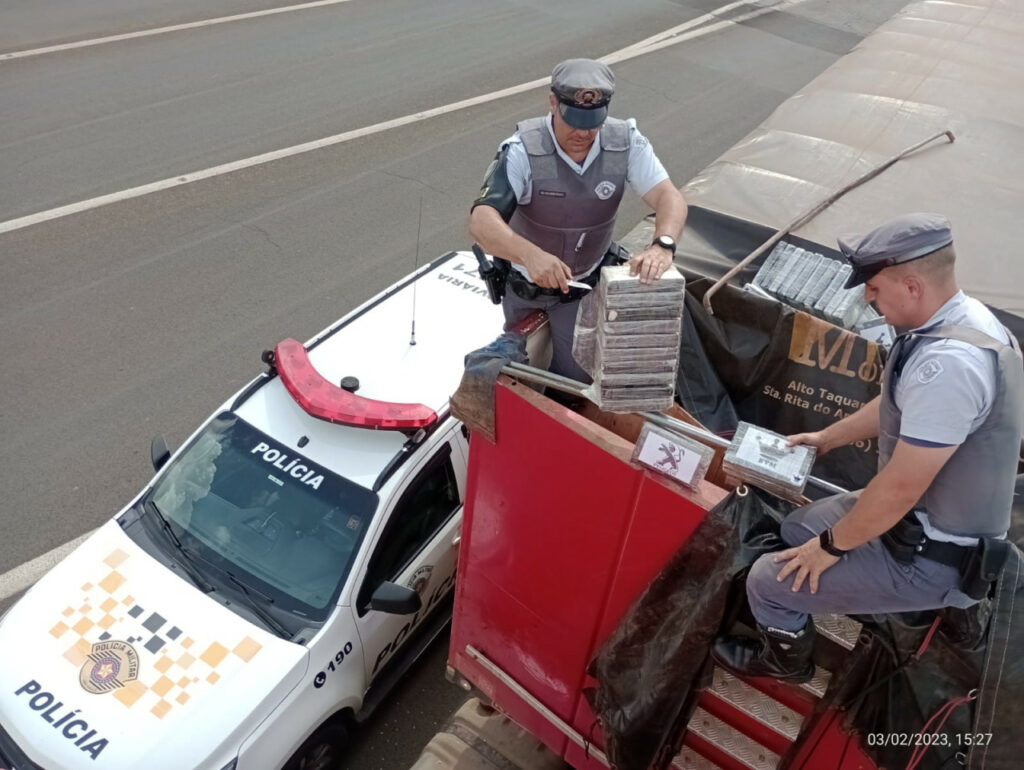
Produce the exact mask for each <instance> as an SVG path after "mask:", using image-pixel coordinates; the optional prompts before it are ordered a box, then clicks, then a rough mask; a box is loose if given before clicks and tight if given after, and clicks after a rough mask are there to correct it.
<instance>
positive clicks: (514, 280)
mask: <svg viewBox="0 0 1024 770" xmlns="http://www.w3.org/2000/svg"><path fill="white" fill-rule="evenodd" d="M614 92H615V78H614V76H613V75H612V72H611V70H610V69H608V67H606V66H605V65H604V64H602V63H600V62H597V61H593V60H591V59H569V60H568V61H564V62H562V63H561V64H559V65H558V66H556V67H555V69H554V71H553V72H552V73H551V94H550V95H549V97H548V101H549V104H550V109H551V111H550V113H549V114H547V115H545V116H543V117H539V118H532V119H530V120H525V121H523V122H521V123H519V124H518V126H517V127H516V133H515V134H513V135H512V136H511V137H510V138H508V139H507V140H505V141H504V142H502V144H501V147H500V149H499V151H498V154H497V155H496V157H495V160H494V162H493V163H492V164H491V166H490V168H489V169H488V171H487V176H486V178H485V180H484V185H483V188H482V189H481V191H480V194H479V196H478V197H477V198H476V200H475V201H474V202H473V209H472V214H471V216H470V225H469V229H470V233H471V234H472V236H473V238H474V239H475V240H476V241H477V242H478V243H479V244H480V245H481V246H482V247H483V248H484V249H485V250H486V251H487V252H488V253H490V254H493V255H494V256H496V257H499V258H502V259H504V260H507V262H508V263H511V265H510V269H509V273H508V279H507V282H506V290H505V297H504V300H503V302H502V305H503V309H504V311H505V327H506V329H508V328H510V327H512V326H514V325H515V324H516V323H517V322H518V321H520V320H522V319H523V318H524V317H526V316H527V315H529V313H530V312H531V311H532V310H534V309H535V308H543V309H544V310H545V311H547V314H548V319H549V322H550V325H551V331H552V344H553V355H552V361H551V371H552V372H555V373H557V374H562V375H565V376H567V377H571V378H573V379H575V380H579V381H582V382H590V377H589V375H587V373H586V372H584V371H583V369H582V368H581V367H580V366H579V365H578V364H577V363H576V362H575V361H574V360H573V357H572V337H573V329H574V327H575V323H576V312H577V308H578V305H579V300H580V299H582V297H583V296H584V295H585V294H586V292H587V290H586V289H581V288H577V287H570V286H569V281H578V282H582V283H587V284H588V285H591V286H592V285H594V284H596V282H597V279H598V277H599V272H600V267H601V265H602V262H604V263H605V264H610V263H611V262H612V260H613V259H614V258H615V257H617V256H618V249H617V247H613V244H612V240H611V239H612V229H613V227H614V226H615V215H616V212H617V210H618V207H619V201H620V200H621V199H622V193H623V191H624V188H625V186H626V184H627V183H628V184H629V186H630V187H632V188H633V190H634V191H635V192H636V193H637V194H638V195H640V196H641V197H642V198H643V200H644V202H645V203H647V205H648V206H650V207H651V208H652V209H653V210H654V212H655V220H654V225H655V238H654V240H653V242H652V243H651V245H650V246H649V247H648V248H646V249H645V250H644V251H643V252H641V253H640V254H637V255H636V256H634V257H633V258H632V259H631V261H630V270H631V273H632V274H633V275H639V276H640V280H641V281H644V282H651V281H656V280H657V279H658V278H660V277H661V275H662V273H664V272H665V270H667V269H668V268H669V267H671V266H672V261H673V256H674V255H675V249H676V239H677V238H678V237H679V234H680V233H681V232H682V229H683V224H684V222H685V221H686V203H685V201H684V200H683V196H682V195H681V194H680V193H679V190H677V189H676V187H675V185H673V184H672V181H671V180H670V179H669V177H668V173H667V172H666V171H665V168H664V166H662V164H661V162H660V161H659V160H658V158H657V156H656V155H655V154H654V150H653V149H652V148H651V145H650V143H649V142H648V141H647V139H646V138H645V137H644V135H643V134H641V133H640V131H638V130H637V127H636V122H635V121H634V120H632V119H629V120H617V119H615V118H609V117H608V102H609V101H610V100H611V98H612V94H613V93H614ZM610 248H613V253H611V254H610V253H609V249H610ZM506 267H508V266H506Z"/></svg>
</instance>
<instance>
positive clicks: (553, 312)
mask: <svg viewBox="0 0 1024 770" xmlns="http://www.w3.org/2000/svg"><path fill="white" fill-rule="evenodd" d="M501 307H502V310H504V311H505V331H508V330H509V329H510V328H511V327H512V326H515V325H516V324H517V323H519V321H522V320H523V319H524V318H525V317H526V316H528V315H529V314H530V313H531V312H532V311H533V310H535V309H537V308H540V309H541V310H544V311H545V312H546V313H547V314H548V323H549V325H550V329H551V348H552V350H551V366H550V367H549V371H551V372H553V373H555V374H560V375H562V376H563V377H569V378H571V379H573V380H578V381H579V382H582V383H583V384H585V385H589V384H590V382H591V377H590V375H589V374H587V373H586V371H584V369H583V367H581V366H580V365H579V364H578V363H576V359H574V358H573V357H572V337H573V332H574V331H575V329H576V313H577V311H578V310H579V307H580V300H576V301H575V302H562V301H561V299H559V298H558V297H556V296H540V297H537V298H536V299H523V298H522V297H520V296H519V295H518V294H516V293H515V292H513V291H512V290H511V289H510V288H509V289H506V291H505V298H504V299H503V300H502V303H501Z"/></svg>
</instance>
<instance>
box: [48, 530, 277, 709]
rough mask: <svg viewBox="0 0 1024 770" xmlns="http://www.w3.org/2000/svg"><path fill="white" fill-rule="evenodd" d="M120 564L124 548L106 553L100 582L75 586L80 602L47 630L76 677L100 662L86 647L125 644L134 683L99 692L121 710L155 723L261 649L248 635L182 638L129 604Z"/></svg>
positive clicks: (156, 616) (178, 630)
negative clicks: (132, 656) (63, 645)
mask: <svg viewBox="0 0 1024 770" xmlns="http://www.w3.org/2000/svg"><path fill="white" fill-rule="evenodd" d="M128 559H129V556H128V554H126V553H125V552H124V551H122V550H120V549H115V550H114V551H112V552H111V553H110V554H109V555H108V556H107V557H106V558H105V559H104V560H103V562H102V563H103V567H102V573H103V574H102V577H101V578H100V579H99V580H97V581H96V582H95V583H85V584H84V585H83V586H82V588H81V590H82V597H81V601H80V602H79V603H78V604H77V606H68V607H67V608H66V609H65V610H64V612H63V613H62V614H63V620H60V621H58V622H57V623H56V624H55V625H54V626H53V628H51V629H50V634H51V635H52V636H53V637H54V638H56V639H59V640H61V641H62V642H63V641H66V642H67V643H68V647H67V649H66V650H65V652H64V658H65V659H66V660H67V661H68V663H69V664H71V665H72V666H75V667H76V668H79V669H80V671H81V672H82V678H83V680H85V679H87V678H88V674H89V672H88V671H86V669H87V668H89V667H91V666H95V665H106V664H104V663H100V664H97V660H98V656H97V655H96V654H95V653H94V650H93V648H94V645H96V644H99V643H102V642H107V641H114V640H116V641H119V642H123V643H126V644H127V645H129V646H130V647H131V648H132V649H134V651H135V652H137V654H138V657H139V665H138V673H137V678H135V679H134V680H131V681H127V682H124V683H123V684H122V681H117V683H116V685H115V686H114V687H106V688H105V690H106V692H107V693H109V696H110V697H112V698H114V699H116V700H118V701H120V702H121V703H122V704H124V706H125V707H127V708H131V709H148V710H149V711H150V713H152V714H153V715H154V716H155V717H156V718H157V719H163V718H164V717H165V716H167V715H168V714H169V713H170V712H171V711H172V710H173V709H175V708H183V707H184V706H186V705H187V704H188V702H189V700H190V699H191V698H194V697H195V696H196V695H199V694H201V693H202V692H203V691H204V690H206V689H209V688H211V687H213V686H215V685H216V684H217V682H218V680H220V678H221V676H222V675H223V673H224V672H225V671H226V670H228V669H229V668H230V669H233V668H235V667H237V666H240V665H245V664H247V663H248V662H249V661H251V660H252V659H253V658H254V657H255V656H256V655H257V654H258V653H259V651H260V650H261V649H262V645H261V644H260V643H259V642H257V641H256V640H255V639H253V638H251V637H249V636H244V637H242V638H241V639H236V640H232V641H231V642H229V643H222V641H218V640H214V639H210V638H208V637H207V638H202V635H201V634H198V633H195V634H193V633H187V632H186V630H185V629H184V627H183V626H182V625H177V624H175V623H174V622H172V621H171V620H170V619H168V618H165V617H163V616H162V615H161V614H160V613H159V612H156V611H153V610H152V608H146V607H142V606H141V605H139V604H137V603H136V601H135V599H134V598H133V597H132V596H131V595H130V594H129V593H128V591H127V586H126V583H127V579H126V577H125V575H124V574H123V570H124V567H125V565H126V562H127V560H128ZM119 570H121V571H119ZM90 655H91V656H92V657H90ZM218 669H219V671H218ZM105 671H106V669H104V670H101V671H98V672H97V674H98V675H99V674H102V673H105ZM94 678H96V677H94ZM122 679H123V677H122ZM83 687H84V688H85V687H86V686H85V685H83ZM86 689H87V691H90V692H97V690H96V689H88V688H86Z"/></svg>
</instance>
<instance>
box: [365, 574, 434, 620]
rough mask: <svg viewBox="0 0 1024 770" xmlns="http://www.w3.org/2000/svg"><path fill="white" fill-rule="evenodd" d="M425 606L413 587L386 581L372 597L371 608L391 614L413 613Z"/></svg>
mask: <svg viewBox="0 0 1024 770" xmlns="http://www.w3.org/2000/svg"><path fill="white" fill-rule="evenodd" d="M422 607H423V600H422V599H420V595H419V594H418V593H416V592H415V591H413V590H412V589H411V588H406V587H405V586H400V585H398V584H397V583H389V582H388V581H384V582H383V583H381V584H380V585H379V586H377V590H376V591H374V592H373V596H371V597H370V609H371V610H377V612H386V613H388V614H389V615H411V614H412V613H414V612H419V611H420V609H421V608H422Z"/></svg>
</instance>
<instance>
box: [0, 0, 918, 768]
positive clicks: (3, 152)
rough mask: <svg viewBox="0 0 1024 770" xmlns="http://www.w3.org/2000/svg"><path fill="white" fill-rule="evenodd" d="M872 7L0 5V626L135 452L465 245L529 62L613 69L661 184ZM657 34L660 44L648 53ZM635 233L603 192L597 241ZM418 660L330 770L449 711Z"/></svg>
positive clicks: (832, 2)
mask: <svg viewBox="0 0 1024 770" xmlns="http://www.w3.org/2000/svg"><path fill="white" fill-rule="evenodd" d="M902 5H903V2H902V0H868V1H866V2H859V3H849V2H845V1H844V0H804V1H802V2H801V1H799V0H788V1H781V2H760V3H759V2H755V3H731V4H729V5H728V6H725V7H724V9H723V10H722V11H721V13H720V14H719V15H718V16H717V17H709V16H707V14H709V13H710V12H712V11H715V10H716V9H719V8H720V7H722V6H724V3H722V2H711V1H709V2H701V1H700V0H694V1H692V2H682V1H679V2H672V1H669V0H561V1H560V2H552V1H551V0H547V1H546V2H539V1H536V0H436V1H435V2H430V3H425V2H417V0H325V1H324V2H321V3H319V4H316V5H315V7H300V6H295V7H293V8H290V9H289V8H282V7H281V6H277V5H274V4H272V0H181V2H175V3H165V2H160V0H142V1H141V2H140V1H138V0H131V1H129V0H94V1H93V2H90V3H85V4H83V3H80V2H75V0H32V1H30V0H13V2H8V3H6V4H5V6H4V10H3V23H2V24H0V105H2V106H3V107H2V109H0V180H2V182H0V330H2V334H0V360H2V361H3V366H2V367H0V439H2V441H0V608H2V607H3V606H5V605H6V604H8V603H9V602H10V598H11V594H12V593H15V592H16V591H17V589H18V586H19V582H18V581H19V580H20V579H23V577H24V575H25V574H34V573H33V571H32V569H28V571H27V572H26V568H25V567H23V566H22V565H24V564H25V563H26V562H31V563H33V564H36V565H38V564H39V562H32V560H33V559H36V558H37V557H39V556H40V555H42V554H46V553H47V552H50V551H51V550H52V549H56V548H59V547H60V546H62V545H63V544H65V543H67V542H68V541H71V540H73V539H74V538H76V537H79V536H81V535H82V534H83V533H85V532H87V531H89V530H91V529H93V528H94V527H96V526H98V525H99V524H100V523H101V522H103V521H104V520H105V519H107V518H109V517H110V516H111V515H112V514H114V513H116V512H117V510H118V509H119V508H120V507H121V506H122V505H124V504H125V503H126V502H127V501H128V500H129V498H130V497H131V496H132V495H133V494H134V493H135V492H137V491H138V490H139V489H140V488H141V487H142V486H143V484H144V483H145V482H146V480H147V478H148V476H149V475H150V473H151V468H150V466H149V457H148V445H149V440H150V438H151V436H153V435H154V434H157V433H163V434H165V435H166V436H167V437H168V439H169V440H170V442H171V443H172V445H173V444H175V443H178V442H180V441H182V440H183V439H184V438H185V437H186V436H187V435H188V434H189V433H190V432H191V431H192V430H193V429H194V427H195V426H196V425H197V424H198V423H199V422H200V421H201V420H202V419H203V418H205V417H206V416H207V415H208V414H209V413H210V412H211V411H212V410H213V409H214V408H216V407H217V405H218V404H219V403H220V402H221V401H223V400H224V399H225V398H226V397H227V396H228V395H230V394H231V393H232V392H233V391H234V390H236V389H237V388H238V387H240V386H241V385H242V384H243V383H244V382H246V381H247V380H248V379H250V378H251V376H252V375H253V374H255V372H256V371H258V370H259V369H260V368H261V365H260V363H259V354H260V352H261V351H262V350H263V349H265V348H268V347H272V346H273V345H274V344H275V343H276V342H277V341H279V340H281V339H283V338H285V337H295V338H297V339H307V338H309V337H310V336H312V335H313V334H314V333H315V332H317V331H318V330H320V329H321V328H323V327H325V326H327V325H328V324H329V323H330V322H331V321H333V320H334V319H336V318H337V317H339V316H341V315H342V314H344V313H345V312H347V311H348V310H350V309H352V308H353V307H355V306H356V305H358V304H360V303H361V302H362V301H363V300H365V299H367V298H368V297H370V296H371V295H373V294H375V293H376V292H378V291H380V290H381V289H383V288H385V287H387V286H388V285H389V284H391V283H392V282H394V281H395V280H397V279H399V278H400V277H402V276H404V275H405V274H407V273H409V272H410V271H411V270H412V269H413V267H414V265H415V263H416V261H417V259H418V261H419V262H420V263H422V262H423V261H426V260H428V259H431V258H433V257H435V256H438V255H440V254H442V253H444V252H446V251H448V250H451V249H457V248H466V247H468V245H469V239H468V236H467V234H466V221H467V215H468V210H469V203H470V201H471V200H472V198H473V197H474V195H475V193H476V191H477V189H478V187H479V184H480V180H481V178H482V174H483V172H484V169H485V168H486V165H487V163H488V162H489V161H490V159H491V157H492V156H493V153H494V151H495V150H496V148H497V145H498V143H499V142H500V141H501V140H502V139H503V138H504V137H506V136H508V135H509V134H510V133H511V132H512V131H513V130H514V127H515V123H516V121H517V120H519V119H522V118H525V117H530V116H532V115H535V114H540V113H541V112H542V111H543V110H544V109H545V107H546V98H547V97H546V86H545V85H544V83H543V81H544V80H545V79H546V78H547V77H548V76H549V74H550V70H551V68H552V66H553V65H554V64H555V63H557V62H558V61H560V60H561V59H564V58H568V57H570V56H589V57H603V56H607V55H609V54H613V53H616V52H625V57H628V58H623V60H621V61H619V62H617V63H615V64H613V67H614V70H615V73H616V77H617V92H616V96H615V99H614V101H613V108H612V114H614V115H617V116H620V117H628V116H634V117H636V118H637V119H638V122H639V125H640V127H641V129H642V130H643V131H644V133H645V134H646V135H647V136H648V137H649V138H650V139H651V141H652V142H653V144H654V147H655V148H656V150H657V152H658V154H659V156H660V158H661V159H662V161H663V163H664V164H665V166H666V167H667V168H668V169H669V172H670V173H671V175H672V178H673V180H674V181H675V182H676V184H677V185H682V184H683V183H684V182H685V181H686V180H687V179H689V178H690V177H692V176H693V175H695V174H696V173H697V172H698V171H700V170H701V169H702V168H703V167H704V166H706V165H707V164H708V163H710V162H711V161H712V160H713V159H715V158H716V157H717V156H718V155H720V154H721V153H722V152H723V151H725V150H726V149H727V148H728V147H729V146H731V145H732V144H733V143H735V142H736V141H737V140H739V139H740V138H742V137H743V136H744V135H746V134H747V133H748V132H749V131H750V130H751V129H753V128H754V127H755V126H756V125H757V124H758V123H759V122H761V121H762V120H763V119H764V118H765V117H767V116H768V115H769V114H770V113H771V111H772V110H773V109H774V108H775V107H776V106H777V105H778V104H779V103H780V102H781V101H783V100H784V99H785V98H786V97H787V96H789V95H790V94H792V93H793V92H794V91H796V90H797V89H799V88H800V87H801V86H803V85H804V84H805V83H806V82H808V81H809V80H810V79H812V78H813V77H814V76H816V75H817V74H818V73H819V72H821V71H822V70H823V69H824V68H826V67H827V66H828V65H829V64H831V63H832V62H833V61H834V60H835V59H836V58H837V57H838V56H841V55H842V54H844V53H846V52H848V51H849V50H850V49H852V48H853V47H854V46H855V45H856V44H857V43H858V41H859V40H860V39H861V38H862V37H863V36H864V35H866V34H867V33H869V32H870V31H871V30H873V29H874V28H875V27H876V26H877V25H878V24H880V23H881V22H882V21H884V20H885V19H887V18H888V17H889V16H890V15H891V14H893V13H894V12H896V11H898V10H899V9H900V8H901V7H902ZM281 10H283V11H284V12H277V11H281ZM264 11H275V12H273V13H269V12H268V13H261V12H264ZM232 17H238V18H232ZM209 20H214V21H215V22H216V23H206V24H202V25H197V24H195V22H201V21H209ZM723 22H725V23H723ZM667 30H678V32H679V33H680V34H679V35H677V38H676V39H677V40H679V42H674V43H673V44H671V45H664V46H660V45H656V44H655V42H656V39H657V36H659V35H660V34H662V33H664V32H665V31H667ZM112 36H119V37H121V39H115V40H106V38H109V37H112ZM643 41H647V42H646V43H645V44H644V45H641V46H639V47H637V48H635V49H632V50H627V49H630V48H631V47H632V46H635V45H636V44H638V43H642V42H643ZM531 83H533V84H534V85H532V86H530V85H523V84H531ZM516 86H523V87H521V88H514V87H516ZM505 89H511V93H502V92H503V91H504V90H505ZM477 97H479V98H477ZM474 99H475V101H473V102H470V103H468V104H462V102H464V101H466V100H474ZM289 148H291V149H289ZM282 150H285V152H280V151H282ZM421 207H422V229H421V232H420V233H419V237H418V238H417V220H418V217H419V212H420V210H421ZM644 213H645V209H644V206H643V204H642V202H641V201H639V200H637V199H636V198H635V196H633V197H630V196H629V195H627V199H626V202H625V204H624V205H623V207H622V209H621V211H620V216H619V225H618V234H620V235H621V234H623V233H625V232H626V231H628V230H629V229H631V228H632V226H633V225H635V224H636V222H638V221H639V220H640V218H641V217H642V216H643V215H644ZM417 253H418V257H417ZM496 333H497V330H496ZM19 575H20V576H21V577H20V578H19V577H18V576H19ZM444 659H445V650H444V647H443V645H437V646H435V648H434V649H433V650H432V651H431V654H430V655H429V656H428V657H427V658H426V659H425V660H424V662H423V664H422V665H421V666H420V667H418V668H417V669H416V670H415V671H414V672H413V673H412V674H411V676H410V680H409V682H408V685H407V686H406V687H404V688H403V691H402V692H399V693H396V695H395V698H394V699H393V701H392V702H391V703H389V704H387V705H386V706H385V707H383V708H382V710H381V711H380V712H378V714H377V715H376V717H375V718H374V720H373V721H372V722H371V723H370V724H369V725H367V729H366V730H364V731H363V734H361V735H360V736H359V737H358V738H357V740H356V743H355V745H354V747H353V752H352V755H351V757H350V760H349V763H348V764H347V765H346V766H347V767H352V768H383V769H385V770H393V769H394V768H401V767H406V766H408V765H409V764H410V763H411V762H412V760H413V759H414V758H415V757H416V755H417V754H418V753H419V750H420V747H421V746H422V744H423V743H424V742H425V741H426V739H427V738H429V735H430V734H432V733H433V732H434V730H435V729H436V728H437V726H438V725H439V724H440V723H441V722H442V721H443V719H444V717H445V716H446V715H447V714H449V713H450V712H451V711H452V709H453V708H454V707H455V706H456V705H457V704H458V703H459V702H460V701H461V699H462V697H463V694H462V693H461V692H460V691H458V690H456V689H455V688H454V687H452V686H451V685H449V684H447V683H445V682H444V680H443V663H444Z"/></svg>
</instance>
